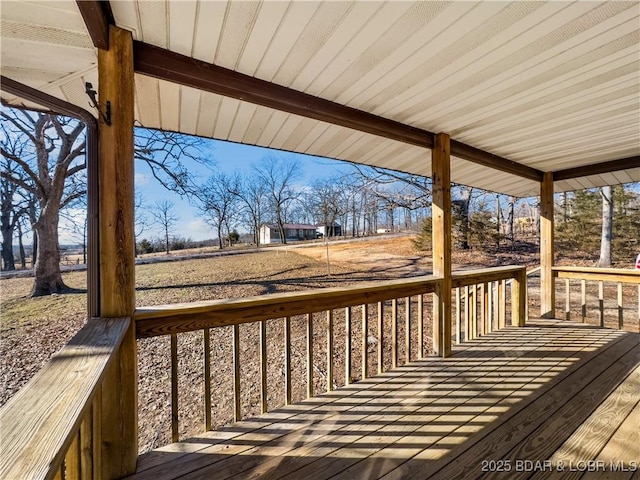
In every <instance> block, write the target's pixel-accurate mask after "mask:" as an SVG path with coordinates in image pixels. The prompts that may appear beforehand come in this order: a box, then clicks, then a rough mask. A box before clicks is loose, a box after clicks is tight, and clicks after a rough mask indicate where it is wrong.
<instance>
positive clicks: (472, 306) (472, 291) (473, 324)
mask: <svg viewBox="0 0 640 480" xmlns="http://www.w3.org/2000/svg"><path fill="white" fill-rule="evenodd" d="M467 300H469V338H472V339H473V338H476V336H477V331H478V324H477V318H476V310H477V305H476V285H469V296H468V297H467Z"/></svg>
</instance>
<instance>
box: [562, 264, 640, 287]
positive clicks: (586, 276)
mask: <svg viewBox="0 0 640 480" xmlns="http://www.w3.org/2000/svg"><path fill="white" fill-rule="evenodd" d="M552 270H553V272H554V274H555V275H556V276H557V277H558V278H576V279H580V280H595V281H604V282H622V283H632V284H640V270H632V269H630V268H595V267H594V268H592V267H553V268H552Z"/></svg>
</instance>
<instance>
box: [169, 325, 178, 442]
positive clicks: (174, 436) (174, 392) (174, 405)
mask: <svg viewBox="0 0 640 480" xmlns="http://www.w3.org/2000/svg"><path fill="white" fill-rule="evenodd" d="M179 440H180V438H179V434H178V336H177V335H176V334H175V333H172V334H171V441H172V442H174V443H175V442H178V441H179Z"/></svg>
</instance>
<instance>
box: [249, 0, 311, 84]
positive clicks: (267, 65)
mask: <svg viewBox="0 0 640 480" xmlns="http://www.w3.org/2000/svg"><path fill="white" fill-rule="evenodd" d="M319 7H320V2H317V1H310V2H291V3H290V4H289V8H288V9H287V13H286V15H285V16H284V18H283V19H282V22H281V23H280V25H279V26H278V29H277V30H276V32H275V34H274V35H273V37H272V38H271V42H270V43H269V46H268V48H267V51H266V52H265V54H264V56H263V57H262V61H261V62H260V66H259V67H258V69H257V70H256V75H255V76H256V77H258V78H261V79H263V80H267V81H271V80H272V79H273V77H274V76H275V74H276V73H277V72H278V69H279V68H280V66H281V65H282V63H283V62H284V60H285V58H286V57H287V55H288V53H289V51H290V50H291V48H293V46H294V45H295V42H296V41H297V40H298V38H299V37H300V35H302V33H303V32H304V29H305V27H306V26H307V24H308V22H309V20H311V18H312V17H313V14H314V13H315V12H316V10H317V9H318V8H319Z"/></svg>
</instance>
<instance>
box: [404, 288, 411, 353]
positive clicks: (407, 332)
mask: <svg viewBox="0 0 640 480" xmlns="http://www.w3.org/2000/svg"><path fill="white" fill-rule="evenodd" d="M404 355H405V357H404V363H405V364H407V363H409V362H410V361H411V297H407V298H406V299H405V312H404Z"/></svg>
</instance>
